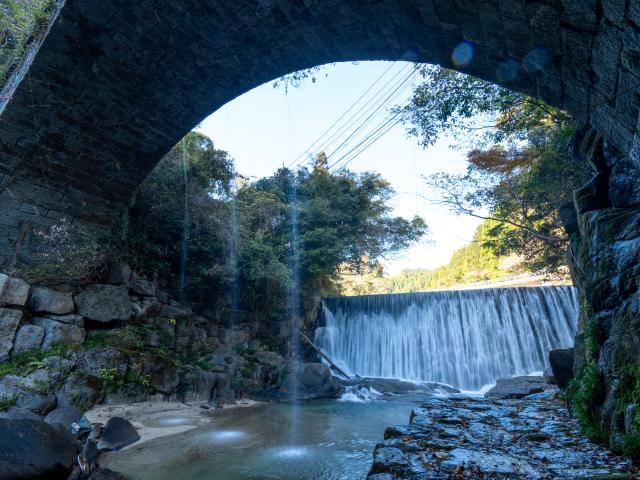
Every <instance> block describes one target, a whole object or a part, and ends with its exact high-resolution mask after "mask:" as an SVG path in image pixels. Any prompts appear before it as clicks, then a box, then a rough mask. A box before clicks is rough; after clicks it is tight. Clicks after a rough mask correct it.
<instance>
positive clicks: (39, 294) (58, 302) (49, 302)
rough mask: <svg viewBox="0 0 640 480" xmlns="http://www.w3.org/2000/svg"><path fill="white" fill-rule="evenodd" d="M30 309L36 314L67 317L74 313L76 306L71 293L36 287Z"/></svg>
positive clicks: (32, 294)
mask: <svg viewBox="0 0 640 480" xmlns="http://www.w3.org/2000/svg"><path fill="white" fill-rule="evenodd" d="M29 308H30V309H31V311H32V312H34V313H55V314H58V315H66V314H67V313H73V309H74V304H73V298H72V297H71V294H70V293H67V292H59V291H57V290H53V289H51V288H46V287H35V288H34V289H33V292H32V293H31V300H30V301H29Z"/></svg>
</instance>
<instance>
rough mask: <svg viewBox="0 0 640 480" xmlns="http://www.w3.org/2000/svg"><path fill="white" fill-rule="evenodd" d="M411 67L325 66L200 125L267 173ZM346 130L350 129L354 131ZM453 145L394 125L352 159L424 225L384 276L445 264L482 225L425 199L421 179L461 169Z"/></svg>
mask: <svg viewBox="0 0 640 480" xmlns="http://www.w3.org/2000/svg"><path fill="white" fill-rule="evenodd" d="M390 67H391V68H390ZM408 69H409V66H408V65H407V64H403V63H401V62H396V63H395V64H394V65H391V64H390V63H389V62H360V63H358V64H352V63H341V64H337V65H335V66H328V67H326V68H325V69H324V70H323V71H322V72H320V73H319V74H318V75H317V81H316V82H315V83H313V82H311V81H306V82H304V83H303V84H302V85H301V86H300V87H298V88H289V89H288V91H287V92H286V93H285V90H284V88H282V87H279V88H273V85H272V82H269V83H267V84H264V85H262V86H260V87H257V88H255V89H253V90H251V91H249V92H247V93H245V94H244V95H242V96H240V97H238V98H236V99H235V100H233V101H231V102H229V103H228V104H227V105H225V106H224V107H222V108H221V109H220V110H218V111H217V112H215V113H213V114H212V115H210V116H209V117H208V118H206V119H205V120H204V121H203V122H202V123H201V124H200V126H199V131H201V132H202V133H204V134H206V135H207V136H209V137H211V138H212V139H213V141H214V143H215V145H216V147H217V148H221V149H223V150H226V151H228V152H229V153H230V154H231V156H232V157H233V158H234V161H235V164H236V169H237V171H238V172H239V173H241V174H242V175H245V176H253V177H264V176H268V175H271V174H272V173H273V172H274V171H275V170H276V169H277V168H278V167H280V166H282V165H283V164H284V165H288V164H290V163H291V162H292V161H294V160H295V159H296V158H297V157H298V156H300V155H301V154H303V153H304V152H307V151H309V152H310V153H315V150H314V149H312V150H309V147H310V146H311V145H312V144H313V143H314V142H315V141H316V139H317V138H318V137H319V136H320V135H321V134H322V133H323V132H324V131H326V130H327V129H328V128H329V127H330V126H331V125H332V124H333V123H334V122H335V121H336V120H337V119H338V118H339V117H340V116H341V115H342V114H343V113H344V112H345V110H347V109H348V108H349V107H350V106H351V105H352V104H353V103H354V102H355V101H356V100H357V99H358V98H359V97H360V96H361V95H362V94H363V92H364V91H365V90H367V88H368V87H369V86H370V85H371V84H372V83H373V82H374V81H375V80H376V79H378V78H379V77H380V76H381V75H382V74H383V72H385V71H387V74H386V75H385V76H384V77H382V80H381V81H380V82H379V83H378V84H377V85H376V87H374V89H372V90H371V92H375V91H376V90H377V89H378V88H379V87H381V86H382V85H383V84H384V83H385V81H386V80H387V79H391V78H393V76H394V75H397V76H396V77H395V78H397V79H401V78H402V77H403V75H404V73H405V71H408ZM325 74H326V76H325ZM412 81H413V78H412V79H411V80H410V81H409V82H408V83H407V84H406V85H405V86H404V87H403V88H401V89H400V90H398V91H397V94H396V96H395V97H394V99H395V100H396V102H395V103H401V102H402V101H404V100H405V99H406V98H408V96H409V94H410V92H411V83H412ZM358 108H359V107H358V106H357V107H356V108H354V109H353V110H352V111H351V112H350V114H351V113H353V112H355V111H356V110H357V109H358ZM388 116H389V113H388V110H386V109H383V110H381V111H380V112H379V113H378V114H377V115H376V116H374V117H373V118H372V120H374V121H373V123H372V124H371V126H370V127H369V130H371V128H372V127H374V125H375V124H378V123H379V122H382V121H384V119H385V118H388ZM345 118H349V115H348V116H347V117H345ZM354 125H355V123H354ZM345 131H347V129H346V130H345ZM348 131H349V133H350V132H351V131H353V128H351V129H348ZM349 133H346V134H344V135H341V138H342V139H344V138H346V137H347V136H348V135H349ZM340 143H341V141H338V142H334V143H333V144H332V145H327V147H328V148H326V151H327V152H328V153H330V152H332V151H333V149H335V147H336V146H338V145H339V144H340ZM355 143H357V141H356V140H352V141H351V142H350V145H345V147H344V148H343V150H341V151H339V152H336V154H335V155H334V156H333V157H332V158H333V159H338V158H340V157H341V156H342V154H343V153H345V152H347V151H349V149H350V148H349V147H352V146H353V145H354V144H355ZM320 144H322V142H320ZM451 144H452V140H450V139H448V138H442V139H440V140H439V141H438V142H437V143H436V145H434V146H433V147H430V148H428V149H426V150H425V149H423V148H422V147H421V146H420V145H419V144H418V142H417V139H416V138H409V137H408V136H407V134H406V132H405V127H404V126H402V125H396V126H395V127H393V128H392V129H391V130H389V132H388V133H386V134H385V135H384V136H383V137H382V138H381V139H380V140H379V141H377V142H376V143H375V144H373V145H372V146H371V147H370V148H368V149H367V150H366V151H364V152H363V153H362V154H361V155H359V156H358V157H357V158H355V159H354V160H353V161H352V162H351V163H349V166H348V168H350V169H351V170H354V171H376V172H379V173H381V174H382V176H383V177H384V178H386V179H387V180H389V181H390V182H391V184H392V186H393V188H394V189H395V190H396V192H397V195H396V197H395V198H394V200H393V203H392V205H393V207H394V212H395V214H396V215H401V216H405V217H412V216H414V215H415V214H418V215H420V216H421V217H423V218H424V220H425V221H426V222H427V224H428V225H429V229H430V235H429V238H428V239H427V241H425V242H422V243H420V244H418V245H416V246H414V247H412V248H411V249H409V250H407V251H405V252H402V253H401V254H399V255H397V256H396V257H395V258H390V259H387V260H386V261H385V262H384V263H385V271H386V272H387V273H389V274H394V273H397V272H399V271H401V270H403V269H406V268H435V267H438V266H440V265H443V264H445V263H447V262H448V261H449V259H450V258H451V254H452V253H453V251H454V250H456V249H457V248H460V247H462V246H463V245H465V244H467V243H468V242H469V240H471V237H472V236H473V232H474V231H475V229H476V227H477V225H478V224H479V221H478V220H476V219H473V218H470V217H459V216H455V215H452V214H451V213H449V211H448V210H447V209H446V208H445V207H443V206H439V205H436V204H433V203H432V202H431V201H429V200H428V199H429V198H433V193H432V192H430V191H429V190H428V189H427V186H426V185H425V183H424V180H423V179H422V178H421V177H422V176H424V175H430V174H433V173H436V172H439V171H445V172H449V173H462V172H463V171H464V170H465V169H466V157H465V152H464V150H456V149H453V148H451V147H450V145H451ZM303 158H306V155H304V156H303ZM330 163H331V159H330Z"/></svg>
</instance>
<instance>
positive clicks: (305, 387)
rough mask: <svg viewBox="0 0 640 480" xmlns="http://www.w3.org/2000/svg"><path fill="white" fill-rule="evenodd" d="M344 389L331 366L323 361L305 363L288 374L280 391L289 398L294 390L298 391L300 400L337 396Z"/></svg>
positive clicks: (284, 396)
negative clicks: (332, 371) (333, 374)
mask: <svg viewBox="0 0 640 480" xmlns="http://www.w3.org/2000/svg"><path fill="white" fill-rule="evenodd" d="M296 383H297V387H296ZM343 390H344V387H343V386H342V383H341V382H340V381H339V380H338V379H336V378H334V377H333V376H332V375H331V372H330V371H329V367H327V366H326V365H324V364H322V363H303V364H302V365H300V366H298V367H297V369H296V370H295V371H294V372H292V373H289V375H287V377H286V378H285V379H284V381H283V382H282V386H281V388H280V393H281V395H282V396H283V398H288V397H287V396H290V395H291V393H292V392H294V391H297V393H298V400H308V399H312V398H337V397H338V396H339V395H340V394H341V393H342V392H343Z"/></svg>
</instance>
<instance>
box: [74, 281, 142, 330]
mask: <svg viewBox="0 0 640 480" xmlns="http://www.w3.org/2000/svg"><path fill="white" fill-rule="evenodd" d="M74 300H75V302H76V305H77V307H78V313H80V314H81V315H82V316H84V317H86V318H88V319H90V320H95V321H97V322H103V323H106V322H111V321H114V320H127V319H129V318H130V317H131V314H132V312H133V306H132V305H131V300H130V299H129V294H128V289H127V288H126V287H124V286H116V285H90V286H89V287H87V289H86V290H84V291H83V292H82V293H80V294H78V295H76V296H75V297H74Z"/></svg>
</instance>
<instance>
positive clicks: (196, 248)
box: [120, 132, 233, 303]
mask: <svg viewBox="0 0 640 480" xmlns="http://www.w3.org/2000/svg"><path fill="white" fill-rule="evenodd" d="M232 177H233V165H232V161H231V159H230V158H229V156H228V154H227V153H226V152H224V151H222V150H217V149H216V148H215V147H214V145H213V142H212V141H211V140H210V139H209V138H208V137H206V136H204V135H202V134H199V133H195V132H191V133H189V134H187V135H186V136H185V137H184V138H183V139H182V140H181V141H180V143H178V145H176V146H175V147H174V148H173V149H172V150H171V151H170V152H169V153H168V154H167V155H166V156H165V157H164V158H163V159H162V160H161V161H160V163H159V164H158V165H157V166H156V168H154V169H153V171H152V172H151V173H150V174H149V176H148V177H147V178H146V179H145V181H144V182H143V183H142V185H141V186H140V187H139V189H138V191H137V192H136V195H135V197H134V201H133V204H132V206H131V208H130V209H129V212H128V217H127V221H126V224H125V228H124V229H123V230H124V231H123V233H122V240H121V248H120V250H121V251H122V252H123V255H124V256H125V257H126V258H127V260H128V261H129V262H130V263H131V265H132V267H133V268H135V269H136V270H137V271H138V272H139V273H146V274H148V275H151V276H154V277H156V278H157V279H158V280H159V281H160V283H161V284H164V285H165V286H167V287H168V288H169V289H172V290H176V289H177V288H178V285H177V279H178V275H179V272H180V268H181V258H182V254H183V252H182V251H181V240H182V237H183V233H184V229H185V209H186V213H187V216H186V219H187V220H188V225H187V227H188V238H187V251H186V254H187V255H186V256H187V258H188V262H187V272H186V273H187V275H186V278H187V280H188V281H187V284H186V288H185V290H186V292H187V298H189V299H191V300H193V301H197V302H203V303H207V302H208V301H209V300H210V299H215V298H217V296H219V294H220V293H221V292H223V291H224V290H225V289H226V285H227V283H228V281H229V278H228V277H229V275H230V274H229V272H228V271H226V269H225V261H226V257H227V255H228V248H227V245H228V243H229V236H230V229H229V202H228V198H229V191H230V190H229V189H230V183H231V179H232Z"/></svg>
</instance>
